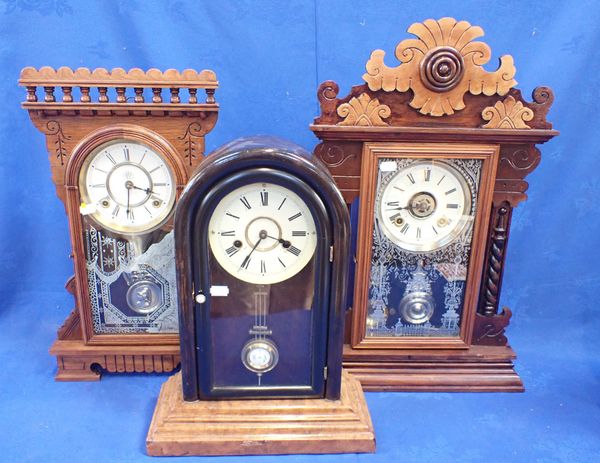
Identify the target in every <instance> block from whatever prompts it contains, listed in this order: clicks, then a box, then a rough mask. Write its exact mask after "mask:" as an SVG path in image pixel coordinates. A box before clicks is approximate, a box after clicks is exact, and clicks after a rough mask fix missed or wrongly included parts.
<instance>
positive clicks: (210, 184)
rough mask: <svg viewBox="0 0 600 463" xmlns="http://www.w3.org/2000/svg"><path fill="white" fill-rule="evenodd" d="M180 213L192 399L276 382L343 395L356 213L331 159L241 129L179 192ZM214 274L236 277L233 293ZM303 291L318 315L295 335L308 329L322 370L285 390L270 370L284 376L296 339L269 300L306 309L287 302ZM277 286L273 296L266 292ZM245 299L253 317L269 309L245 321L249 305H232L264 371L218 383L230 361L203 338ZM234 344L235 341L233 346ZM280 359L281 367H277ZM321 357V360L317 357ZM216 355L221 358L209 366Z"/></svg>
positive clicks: (178, 242)
mask: <svg viewBox="0 0 600 463" xmlns="http://www.w3.org/2000/svg"><path fill="white" fill-rule="evenodd" d="M174 222H175V224H174V225H175V246H176V260H177V275H178V294H179V295H180V297H179V321H180V339H181V361H182V379H183V390H184V397H185V398H186V400H195V399H197V398H199V397H201V398H211V397H213V398H214V396H213V394H215V395H217V396H219V395H221V396H222V395H223V394H224V395H228V396H232V395H235V396H239V395H242V396H245V397H264V396H265V394H270V393H272V391H275V390H278V391H279V392H275V394H276V395H277V394H279V395H281V394H287V395H290V394H291V395H298V394H300V396H304V397H309V396H310V397H313V396H314V394H320V395H321V396H325V397H327V398H330V399H337V398H339V392H340V384H341V357H342V345H343V319H344V313H345V310H346V290H347V278H348V264H349V262H348V259H349V233H350V223H349V222H350V220H349V214H348V209H347V207H346V204H345V202H344V200H343V198H342V196H341V194H340V192H339V190H338V189H337V188H336V186H335V182H334V181H333V178H332V177H331V175H330V174H329V173H328V171H327V169H326V167H325V166H324V165H323V164H322V163H321V162H320V161H319V160H317V159H315V158H314V157H313V156H312V155H311V154H310V153H308V152H307V151H305V150H304V149H302V148H300V147H299V146H297V145H295V144H293V143H290V142H287V141H284V140H281V139H277V138H272V137H253V138H244V139H239V140H236V141H234V142H232V143H229V144H227V145H225V146H223V147H222V148H219V149H218V150H216V151H215V152H213V153H211V154H209V155H208V156H207V157H206V158H205V159H204V160H203V161H202V163H201V164H200V166H199V167H198V170H197V171H196V173H195V174H194V175H193V176H192V178H191V179H190V181H189V183H188V185H187V186H186V188H185V190H184V191H183V193H182V195H181V198H180V200H179V202H178V205H177V208H176V212H175V220H174ZM256 224H258V225H257V226H255V225H256ZM223 227H224V228H223ZM257 227H258V228H257ZM293 230H296V231H293ZM296 246H297V247H296ZM304 257H306V259H305V258H304ZM217 263H218V265H217ZM213 285H217V286H219V288H223V287H227V288H229V289H228V291H227V295H226V296H225V297H223V296H219V294H216V295H215V294H213V289H214V286H213ZM222 285H225V286H222ZM311 288H312V289H311ZM215 291H216V290H215ZM282 291H283V292H284V293H285V296H283V293H281V292H282ZM307 291H308V292H307ZM246 292H248V294H251V296H247V297H244V298H243V301H245V302H242V299H240V300H239V301H238V299H236V298H240V297H241V296H240V294H242V293H244V294H245V293H246ZM280 293H281V294H280ZM296 293H297V294H296ZM305 293H306V294H310V297H309V298H308V299H303V301H307V300H310V301H312V302H310V304H309V305H308V306H307V307H305V309H306V310H303V311H304V312H305V313H307V314H308V313H310V314H314V315H311V320H312V321H311V322H310V326H311V327H312V328H310V330H311V331H306V330H308V327H309V325H306V326H305V327H304V328H300V325H298V329H301V330H305V331H306V333H304V332H303V331H302V332H299V333H296V334H294V336H297V335H298V334H301V336H300V338H301V339H305V340H310V352H311V354H310V358H311V359H312V360H310V365H312V366H311V367H310V368H312V373H311V375H310V377H311V378H313V379H311V382H310V384H309V385H305V386H301V387H300V385H299V383H298V384H297V383H294V382H293V380H291V379H290V380H289V381H291V382H292V384H290V385H288V386H286V387H288V389H287V392H285V390H284V389H277V387H279V386H277V387H275V386H274V385H271V386H273V388H274V389H272V390H271V392H269V390H268V389H264V390H262V389H261V382H260V381H261V380H260V378H261V375H262V374H263V373H264V374H268V376H267V377H265V378H266V379H265V381H269V378H283V377H282V376H277V375H281V374H282V371H283V372H285V371H287V370H285V368H289V361H290V356H289V354H285V352H286V349H289V346H290V345H292V344H293V343H294V342H296V341H294V340H293V339H294V337H293V336H292V337H290V338H289V339H288V338H286V337H282V328H281V326H280V325H277V323H278V322H276V321H275V320H276V315H273V314H272V313H271V311H273V313H275V314H277V313H279V312H281V313H287V314H290V313H291V314H292V315H291V316H295V315H293V313H294V310H297V308H295V309H290V308H286V307H287V305H286V304H290V302H284V301H283V299H286V300H293V298H294V297H295V296H297V295H298V294H305ZM277 294H280V296H277ZM271 297H273V300H272V301H271V302H267V301H269V300H270V298H271ZM282 297H283V299H282ZM278 298H279V299H278ZM236 301H237V302H236ZM305 303H306V302H302V304H305ZM240 304H242V305H243V304H246V305H248V309H247V310H251V311H259V312H260V314H259V315H256V314H255V316H256V317H258V320H262V322H260V323H258V325H260V326H258V325H257V322H256V321H255V322H254V324H255V325H257V326H258V328H257V327H254V328H251V329H250V331H248V329H247V328H244V329H242V331H240V329H241V328H239V327H240V326H245V325H244V323H245V321H244V319H243V317H244V315H235V316H234V315H228V320H232V319H233V320H239V322H238V326H237V327H235V329H234V330H237V331H236V332H238V333H239V336H242V337H243V336H247V334H245V333H250V334H251V335H252V336H254V337H258V338H259V339H258V338H257V339H254V340H253V341H252V342H251V343H250V344H248V346H250V347H248V349H249V350H247V349H246V347H245V348H244V350H243V351H242V360H243V362H242V363H243V364H244V366H245V367H246V368H247V369H248V370H250V371H252V372H254V373H256V376H257V378H258V384H254V385H251V384H249V383H248V384H246V383H244V384H245V386H244V388H245V389H244V388H242V389H240V388H241V386H240V385H239V384H238V383H237V382H236V381H237V380H236V381H233V382H232V383H228V384H229V385H228V386H222V387H223V388H225V389H221V390H220V392H215V391H216V390H217V389H218V387H216V386H214V384H216V383H213V380H214V378H216V376H214V375H219V374H220V373H218V372H216V371H217V370H219V369H222V368H223V367H222V366H221V365H216V364H214V362H213V360H211V359H213V353H212V352H213V350H214V351H215V352H216V350H218V349H219V348H223V347H222V346H221V347H218V346H219V345H220V344H218V343H217V344H210V343H209V344H205V343H206V342H208V341H207V340H208V339H209V338H211V337H212V336H213V334H214V333H217V332H218V330H219V329H220V328H219V326H222V323H223V322H219V321H218V319H219V317H218V313H219V310H220V309H219V307H222V309H221V310H227V311H235V310H238V311H239V310H240V309H239V307H238V306H240ZM269 304H271V305H269ZM291 304H292V305H293V304H296V303H291ZM262 306H268V307H271V308H270V309H262V308H260V307H262ZM290 307H291V306H290ZM293 307H296V306H295V305H293ZM298 307H304V306H302V305H300V306H298ZM290 310H291V312H290ZM227 313H229V312H227ZM232 313H233V312H232ZM235 313H236V314H237V312H235ZM244 313H245V312H244ZM257 313H258V312H257ZM267 315H268V317H267ZM236 317H237V318H236ZM267 318H269V319H271V318H273V322H272V323H273V325H271V324H270V323H266V322H265V321H264V320H266V319H267ZM262 325H264V327H263V326H262ZM267 325H268V326H267ZM302 326H304V325H302ZM261 329H262V331H260V330H261ZM244 330H245V331H244ZM213 332H214V333H213ZM260 333H267V334H266V335H261V334H260ZM290 336H291V335H290ZM236 339H237V338H235V337H233V336H232V338H231V340H230V341H223V342H232V343H233V344H231V349H233V350H235V349H236V348H241V346H242V344H240V345H237V344H235V342H236ZM258 341H260V343H258ZM213 342H216V341H213ZM219 342H221V341H219ZM257 343H258V344H257ZM261 343H262V344H261ZM269 343H272V345H271V344H269ZM238 344H239V343H238ZM259 344H260V346H262V347H261V348H260V349H258V347H257V346H258V345H259ZM236 346H237V347H236ZM305 347H306V346H305ZM306 348H308V347H306ZM215 349H216V350H215ZM231 349H230V348H229V347H227V350H228V351H231ZM253 349H254V350H253ZM278 349H279V353H277V352H278ZM303 349H304V348H303ZM236 352H237V351H236ZM288 352H289V351H288ZM259 353H260V356H259ZM246 354H247V355H246ZM216 355H217V354H214V356H216ZM253 356H256V358H254V357H253ZM238 357H239V356H238ZM259 357H260V358H259ZM215 358H216V357H215ZM219 358H220V357H219ZM276 358H279V365H280V366H279V367H277V368H275V369H274V370H273V372H272V373H271V368H273V367H274V365H275V364H276V363H277V360H274V359H276ZM269 359H270V361H272V364H271V363H269V362H268V361H267V360H269ZM319 359H321V360H319ZM323 359H324V363H320V362H323ZM300 361H301V362H302V360H300ZM232 362H233V363H232V364H231V366H230V367H229V368H232V369H233V370H231V371H237V370H235V369H236V368H238V369H239V368H242V366H241V365H242V363H240V361H239V359H237V358H236V359H232ZM282 362H283V364H284V365H282ZM285 362H288V363H287V364H286V363H285ZM221 363H222V362H221ZM208 364H210V365H213V364H214V365H213V366H210V367H206V366H205V365H208ZM257 365H258V366H257ZM261 365H262V366H261ZM285 365H288V366H287V367H286V366H285ZM307 365H308V364H307ZM318 365H320V366H318ZM282 368H283V369H284V370H282ZM302 368H303V369H305V368H306V366H304V367H302ZM324 368H325V369H324ZM219 371H220V370H219ZM302 371H304V370H302ZM267 372H269V373H267ZM325 372H326V373H325ZM254 373H253V374H254ZM244 374H246V375H247V372H245V370H244V369H243V368H242V371H241V373H239V375H240V376H239V378H243V377H244ZM284 374H285V373H284ZM324 374H325V376H326V377H324V376H323V375H324ZM273 375H275V376H273ZM292 377H294V375H292V376H291V377H289V378H292ZM324 378H325V379H324ZM247 380H248V381H255V380H254V379H252V380H251V379H247ZM215 381H216V380H215ZM240 381H242V382H243V381H246V379H244V380H241V379H240ZM286 381H287V380H286ZM319 382H320V384H321V385H319ZM265 384H267V383H265ZM277 384H279V383H277ZM214 388H216V389H214ZM292 390H293V391H295V392H291V391H292ZM244 394H245V395H244ZM253 394H254V395H253Z"/></svg>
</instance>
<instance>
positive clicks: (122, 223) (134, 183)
mask: <svg viewBox="0 0 600 463" xmlns="http://www.w3.org/2000/svg"><path fill="white" fill-rule="evenodd" d="M79 191H80V193H81V202H82V207H81V211H82V214H84V215H91V216H92V217H93V219H94V220H95V221H96V222H98V223H99V224H100V225H101V226H103V227H105V228H107V229H110V230H113V231H117V232H124V233H144V232H149V231H151V230H153V229H155V228H156V227H158V226H160V225H161V224H162V223H163V222H165V221H166V220H167V219H168V218H169V216H170V214H171V212H172V210H173V206H174V204H175V194H176V188H175V175H174V173H173V171H172V169H171V168H170V166H169V164H168V163H167V162H166V160H165V159H164V157H163V156H162V154H160V153H159V152H157V151H155V150H153V149H151V148H150V147H148V146H146V145H143V144H141V143H138V142H136V141H133V140H115V141H112V142H108V143H106V144H104V145H102V146H100V147H98V148H96V149H95V150H94V151H92V152H91V153H90V154H89V155H88V157H87V158H86V160H85V162H84V164H83V167H82V169H81V174H80V176H79Z"/></svg>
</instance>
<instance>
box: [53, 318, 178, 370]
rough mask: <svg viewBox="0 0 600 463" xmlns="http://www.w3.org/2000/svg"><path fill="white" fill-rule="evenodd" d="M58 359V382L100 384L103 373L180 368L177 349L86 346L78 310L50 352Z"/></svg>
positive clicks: (171, 346)
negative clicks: (97, 382)
mask: <svg viewBox="0 0 600 463" xmlns="http://www.w3.org/2000/svg"><path fill="white" fill-rule="evenodd" d="M50 354H52V355H55V356H56V362H57V364H58V371H57V372H56V376H55V379H56V381H99V380H100V376H101V374H102V372H103V371H108V372H111V373H134V372H137V373H162V372H170V371H173V369H175V368H177V366H178V365H179V346H178V345H157V346H131V345H110V346H99V345H87V344H85V343H84V341H83V336H82V334H81V325H80V320H79V315H78V312H77V310H74V311H73V312H71V314H70V315H69V316H68V317H67V319H66V320H65V322H64V324H63V326H62V327H61V328H60V329H59V330H58V339H57V340H56V341H55V342H54V344H53V345H52V347H51V348H50Z"/></svg>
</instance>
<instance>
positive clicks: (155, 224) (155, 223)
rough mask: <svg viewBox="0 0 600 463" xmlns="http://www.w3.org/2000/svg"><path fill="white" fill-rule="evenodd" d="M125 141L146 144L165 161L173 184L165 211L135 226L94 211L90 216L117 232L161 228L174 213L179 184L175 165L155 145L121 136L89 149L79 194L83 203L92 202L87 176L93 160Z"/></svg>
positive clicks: (137, 231)
mask: <svg viewBox="0 0 600 463" xmlns="http://www.w3.org/2000/svg"><path fill="white" fill-rule="evenodd" d="M123 142H126V143H132V144H135V145H140V146H144V147H146V148H148V149H149V150H151V151H152V152H153V153H154V154H156V155H157V156H158V157H159V158H160V159H161V160H162V161H163V163H164V165H165V168H166V169H167V171H168V173H169V177H170V179H171V185H172V186H171V194H170V195H169V198H168V201H167V206H166V208H165V209H164V212H163V213H161V214H160V215H159V216H157V217H156V218H155V219H153V220H151V221H150V222H146V223H145V224H140V225H134V226H128V225H127V224H119V223H118V222H116V221H107V220H104V219H103V218H101V216H100V215H99V214H97V213H92V214H90V215H89V216H90V217H91V218H92V219H93V220H94V221H95V222H97V223H98V224H99V225H100V226H101V227H104V228H107V229H108V230H111V231H113V232H116V233H123V234H127V235H135V234H145V233H150V232H152V231H154V230H156V229H158V228H160V227H161V226H162V225H163V224H164V223H165V222H166V221H168V220H169V218H170V217H171V215H172V214H173V210H174V206H175V198H176V196H177V184H176V181H175V172H174V170H173V167H172V166H171V165H170V164H169V162H168V161H167V159H166V157H165V155H164V153H163V152H161V150H157V149H155V148H154V147H151V146H150V145H149V144H147V143H143V142H141V141H139V140H135V139H133V138H130V137H120V138H114V139H112V140H109V141H106V142H104V143H102V144H100V145H97V146H96V147H95V148H93V149H92V150H91V151H89V152H88V154H87V155H86V156H85V161H84V162H83V165H82V166H81V168H80V171H79V194H80V196H81V201H82V203H86V204H89V203H90V199H89V194H88V188H87V186H86V181H85V180H86V179H85V177H86V176H87V173H88V169H89V167H90V164H91V163H92V161H93V160H94V159H95V157H96V156H97V155H98V154H99V153H100V152H101V151H102V150H104V149H106V148H107V147H109V146H112V145H114V144H118V143H123ZM123 164H125V163H119V164H117V165H116V166H115V168H117V167H119V166H121V165H123ZM131 164H135V163H131ZM140 168H141V167H140ZM142 169H143V168H142ZM109 176H110V172H109V173H108V175H107V179H108V177H109ZM109 194H110V192H109Z"/></svg>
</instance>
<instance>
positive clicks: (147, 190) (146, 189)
mask: <svg viewBox="0 0 600 463" xmlns="http://www.w3.org/2000/svg"><path fill="white" fill-rule="evenodd" d="M131 188H134V189H136V190H140V191H145V192H146V194H154V191H152V190H151V189H150V188H140V187H139V186H135V185H131Z"/></svg>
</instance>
